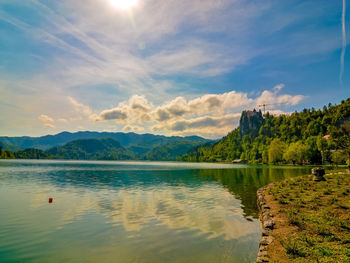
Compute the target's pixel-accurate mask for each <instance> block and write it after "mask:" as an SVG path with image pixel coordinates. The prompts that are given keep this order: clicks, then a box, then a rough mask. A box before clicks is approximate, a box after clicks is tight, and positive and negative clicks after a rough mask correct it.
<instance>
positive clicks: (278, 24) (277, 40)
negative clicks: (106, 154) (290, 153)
mask: <svg viewBox="0 0 350 263" xmlns="http://www.w3.org/2000/svg"><path fill="white" fill-rule="evenodd" d="M114 1H116V0H114ZM124 1H125V0H124ZM344 2H346V5H347V6H346V11H347V12H345V20H342V13H343V1H342V0H339V1H329V0H318V1H314V0H312V1H306V0H301V1H292V0H288V1H287V0H286V1H280V0H279V1H277V0H276V1H269V0H266V1H235V0H231V1H226V0H220V1H219V0H218V1H212V0H202V1H200V0H191V1H187V0H176V1H170V0H169V1H159V0H158V1H156V0H137V1H136V4H135V5H134V6H132V7H130V8H127V9H120V8H118V7H117V6H115V5H113V3H111V0H74V1H72V0H61V1H49V0H45V1H44V0H25V1H23V0H1V2H0V94H1V95H0V111H1V115H0V124H1V125H0V134H1V135H9V136H19V135H30V136H39V135H44V134H54V133H57V132H60V131H64V130H67V131H78V130H96V131H125V132H129V131H134V132H138V133H147V132H150V133H156V134H165V135H181V136H182V135H192V134H196V135H201V136H204V137H208V138H218V137H220V136H223V135H225V134H227V132H229V131H230V130H232V129H233V128H235V127H236V126H237V124H238V120H239V116H240V112H241V111H242V110H244V109H253V108H254V107H257V105H259V104H261V103H275V104H277V105H273V106H270V107H269V109H270V110H271V112H273V113H275V114H281V113H289V112H293V111H295V110H302V109H303V108H311V107H315V108H320V107H322V106H323V105H325V104H328V103H329V102H331V103H333V104H334V103H340V101H341V100H342V99H346V98H348V97H349V96H350V69H349V67H350V63H349V62H350V50H348V51H347V52H345V55H344V67H343V70H344V71H343V74H341V67H342V66H341V54H342V50H344V51H345V50H346V49H345V48H346V46H347V45H348V44H349V40H350V34H349V30H350V19H349V18H350V15H349V14H350V11H349V6H350V3H349V1H344ZM342 22H345V23H344V25H345V31H344V30H343V31H342ZM344 37H345V38H344ZM344 40H346V41H345V43H344Z"/></svg>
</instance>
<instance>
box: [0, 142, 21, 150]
mask: <svg viewBox="0 0 350 263" xmlns="http://www.w3.org/2000/svg"><path fill="white" fill-rule="evenodd" d="M0 147H2V149H3V150H9V151H11V152H16V151H20V150H23V148H21V147H18V146H14V145H11V144H7V143H4V142H1V141H0Z"/></svg>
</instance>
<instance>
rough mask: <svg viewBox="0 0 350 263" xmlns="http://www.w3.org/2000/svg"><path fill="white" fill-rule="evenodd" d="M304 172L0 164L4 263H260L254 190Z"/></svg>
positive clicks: (110, 164) (155, 165)
mask: <svg viewBox="0 0 350 263" xmlns="http://www.w3.org/2000/svg"><path fill="white" fill-rule="evenodd" d="M307 173H309V169H305V168H283V167H278V168H277V167H275V168H269V167H261V166H260V167H253V166H244V165H224V164H192V163H171V162H169V163H168V162H89V161H18V160H15V161H0V262H122V263H124V262H201V263H204V262H240V263H242V262H253V261H254V260H255V259H256V255H257V250H258V245H259V241H260V235H261V230H260V223H259V220H258V211H257V207H256V190H257V189H258V188H259V187H260V186H263V185H266V184H268V183H270V182H272V181H276V180H281V179H283V178H286V177H293V176H298V175H302V174H307ZM95 177H96V180H94V178H95ZM49 197H53V198H54V201H53V203H51V204H49V203H48V198H49Z"/></svg>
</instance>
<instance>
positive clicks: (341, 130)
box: [178, 98, 350, 164]
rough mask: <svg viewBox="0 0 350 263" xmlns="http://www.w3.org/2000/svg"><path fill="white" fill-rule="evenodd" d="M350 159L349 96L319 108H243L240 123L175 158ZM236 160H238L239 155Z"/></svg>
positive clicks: (252, 160)
mask: <svg viewBox="0 0 350 263" xmlns="http://www.w3.org/2000/svg"><path fill="white" fill-rule="evenodd" d="M235 159H238V160H239V161H247V162H250V163H290V164H303V163H306V164H310V163H314V164H320V163H336V164H345V162H346V161H347V162H348V163H349V164H350V98H348V99H347V100H343V101H341V103H340V104H339V105H332V104H329V105H328V107H327V106H324V107H323V109H319V110H316V109H314V108H312V109H304V110H303V111H302V112H294V113H292V114H286V115H280V116H273V115H270V114H269V113H268V112H267V113H266V114H265V115H264V116H263V115H262V113H261V112H260V111H259V112H257V111H243V112H242V115H241V119H240V127H238V128H236V129H234V130H233V131H231V132H230V133H229V134H228V135H227V136H225V137H223V138H222V139H221V140H220V141H218V142H216V143H215V144H207V145H203V146H200V147H196V148H194V149H191V150H190V151H189V152H188V153H186V154H184V155H183V156H181V157H179V158H178V160H179V161H190V162H223V161H224V162H231V161H232V160H235ZM238 160H237V161H238Z"/></svg>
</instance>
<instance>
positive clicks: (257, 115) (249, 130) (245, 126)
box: [239, 109, 264, 138]
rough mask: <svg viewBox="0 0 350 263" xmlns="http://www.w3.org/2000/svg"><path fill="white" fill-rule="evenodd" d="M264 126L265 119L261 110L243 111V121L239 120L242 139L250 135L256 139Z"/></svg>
mask: <svg viewBox="0 0 350 263" xmlns="http://www.w3.org/2000/svg"><path fill="white" fill-rule="evenodd" d="M263 125H264V117H263V116H262V113H261V110H259V111H256V110H255V109H254V110H253V111H250V110H247V111H243V112H242V115H241V119H240V120H239V129H240V130H239V135H240V137H241V138H242V137H243V136H244V135H247V134H249V135H250V136H252V137H256V136H257V135H258V134H259V129H260V127H261V126H263Z"/></svg>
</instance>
